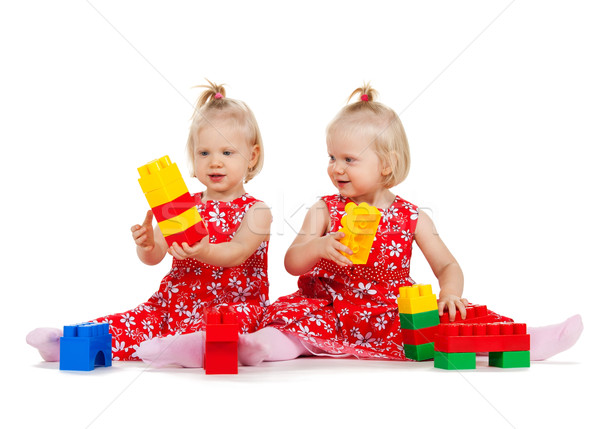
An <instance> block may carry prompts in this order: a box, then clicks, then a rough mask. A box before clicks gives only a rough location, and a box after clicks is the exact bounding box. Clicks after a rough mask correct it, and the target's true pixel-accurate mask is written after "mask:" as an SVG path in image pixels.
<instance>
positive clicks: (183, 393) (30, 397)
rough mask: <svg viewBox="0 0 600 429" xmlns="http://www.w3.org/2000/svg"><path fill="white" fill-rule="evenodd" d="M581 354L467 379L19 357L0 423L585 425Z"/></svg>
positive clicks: (334, 363)
mask: <svg viewBox="0 0 600 429" xmlns="http://www.w3.org/2000/svg"><path fill="white" fill-rule="evenodd" d="M590 340H591V339H590ZM586 344H587V343H586V340H585V338H582V340H581V341H580V343H579V344H577V346H576V348H574V349H572V350H571V351H568V352H565V353H563V354H562V355H559V356H556V357H554V358H553V359H551V360H549V361H546V362H534V363H533V364H532V366H531V368H529V369H498V368H490V367H488V366H487V359H486V358H484V357H479V358H478V367H477V369H476V370H472V371H444V370H437V369H434V368H433V364H432V363H431V362H421V363H413V362H410V363H409V362H402V363H398V362H385V361H358V360H355V359H337V360H336V359H325V358H303V359H297V360H295V361H288V362H274V363H265V364H263V365H261V366H258V367H240V372H239V374H238V375H228V376H224V375H223V376H221V375H219V376H207V375H205V374H204V371H203V370H202V369H197V370H195V369H178V368H169V369H161V370H157V369H149V368H148V367H146V365H144V364H142V363H132V362H127V363H120V362H116V363H114V365H113V367H112V368H98V369H96V370H94V371H92V372H89V373H88V372H81V373H80V372H66V371H59V370H58V364H57V363H36V362H37V358H36V357H35V356H34V355H35V351H33V350H28V351H29V352H30V353H26V355H27V362H21V365H20V366H19V365H17V366H16V367H7V366H4V368H8V369H9V370H8V371H6V372H7V373H6V374H5V380H6V378H7V377H8V381H9V384H8V386H9V391H10V392H12V395H11V399H8V400H5V401H4V404H3V407H2V408H5V410H4V412H3V413H2V417H1V419H2V420H5V421H17V422H19V424H18V427H30V428H34V427H61V428H64V429H67V428H87V427H90V428H108V427H127V426H128V425H132V424H135V425H140V426H142V427H143V426H146V427H152V428H154V427H165V428H167V427H168V428H174V427H177V426H176V425H183V427H187V426H191V427H203V426H204V427H206V425H211V427H224V428H229V427H240V426H241V425H245V424H247V423H254V424H253V425H252V427H258V426H257V424H260V427H267V428H270V427H285V428H287V427H308V426H312V427H331V426H334V427H370V426H376V427H384V426H387V425H388V424H389V425H393V427H401V426H403V427H406V425H407V424H420V423H421V424H423V425H424V426H422V427H434V426H435V427H439V425H444V427H460V428H471V427H473V428H482V427H488V428H496V427H498V428H502V427H524V428H525V427H544V428H553V427H557V428H558V427H590V424H591V423H590V420H589V417H592V416H594V415H596V414H597V413H595V408H594V407H595V406H597V401H596V400H595V399H594V398H593V396H592V394H589V393H585V391H584V390H586V389H587V388H588V387H593V385H596V386H597V384H598V381H599V380H598V370H597V365H596V364H595V362H593V359H592V358H593V356H589V358H588V359H586V360H585V361H583V360H580V359H578V356H581V355H582V352H583V350H584V349H585V348H586V347H587V346H586ZM23 356H25V354H24V355H23ZM3 386H6V384H4V383H3ZM3 390H4V388H3ZM10 392H9V393H10ZM596 398H597V395H596ZM586 420H587V421H588V423H586V424H584V423H583V422H584V421H586ZM215 425H218V426H215ZM3 426H4V425H3ZM4 427H6V426H4Z"/></svg>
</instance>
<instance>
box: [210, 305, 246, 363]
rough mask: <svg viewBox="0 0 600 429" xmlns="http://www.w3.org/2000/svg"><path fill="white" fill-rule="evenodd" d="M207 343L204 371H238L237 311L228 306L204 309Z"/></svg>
mask: <svg viewBox="0 0 600 429" xmlns="http://www.w3.org/2000/svg"><path fill="white" fill-rule="evenodd" d="M204 317H205V320H206V345H205V348H204V371H205V372H206V374H237V373H238V354H237V349H238V337H239V335H238V330H239V323H238V321H237V315H236V314H235V311H234V310H233V309H232V308H231V307H228V306H222V307H220V308H219V309H217V308H210V309H206V310H204Z"/></svg>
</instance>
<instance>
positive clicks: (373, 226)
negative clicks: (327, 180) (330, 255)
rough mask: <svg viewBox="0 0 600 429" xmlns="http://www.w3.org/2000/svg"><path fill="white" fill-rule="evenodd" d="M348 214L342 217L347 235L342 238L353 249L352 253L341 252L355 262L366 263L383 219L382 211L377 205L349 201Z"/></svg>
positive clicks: (343, 227)
mask: <svg viewBox="0 0 600 429" xmlns="http://www.w3.org/2000/svg"><path fill="white" fill-rule="evenodd" d="M345 210H346V214H345V215H344V217H342V220H341V223H342V229H341V230H340V231H342V232H343V233H344V234H345V235H344V238H342V239H341V240H340V243H342V244H343V245H345V246H348V247H349V248H350V249H351V250H352V255H348V254H347V253H344V252H341V253H342V255H344V256H346V257H347V258H348V259H350V260H351V261H352V262H353V263H354V264H366V263H367V260H368V259H369V253H370V252H371V246H373V240H375V234H376V233H377V226H378V225H379V220H380V219H381V213H380V212H379V210H377V208H376V207H373V206H370V205H368V204H367V203H360V204H359V205H358V206H357V205H356V204H355V203H348V204H346V207H345Z"/></svg>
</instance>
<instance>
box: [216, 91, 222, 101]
mask: <svg viewBox="0 0 600 429" xmlns="http://www.w3.org/2000/svg"><path fill="white" fill-rule="evenodd" d="M221 98H223V94H221V93H220V92H217V93H216V94H215V100H220V99H221Z"/></svg>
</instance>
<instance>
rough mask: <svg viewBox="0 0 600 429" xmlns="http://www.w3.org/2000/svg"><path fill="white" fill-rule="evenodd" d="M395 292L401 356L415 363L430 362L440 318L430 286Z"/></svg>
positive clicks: (411, 287)
mask: <svg viewBox="0 0 600 429" xmlns="http://www.w3.org/2000/svg"><path fill="white" fill-rule="evenodd" d="M399 292H400V294H399V296H398V311H399V315H400V327H401V329H402V339H403V342H404V354H405V355H406V357H407V358H409V359H413V360H418V361H421V360H426V359H432V358H433V352H434V345H433V339H434V336H435V335H436V334H437V330H438V325H439V324H440V316H439V312H438V306H437V299H436V297H435V294H434V293H433V292H432V291H431V285H413V286H403V287H401V288H400V291H399Z"/></svg>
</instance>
